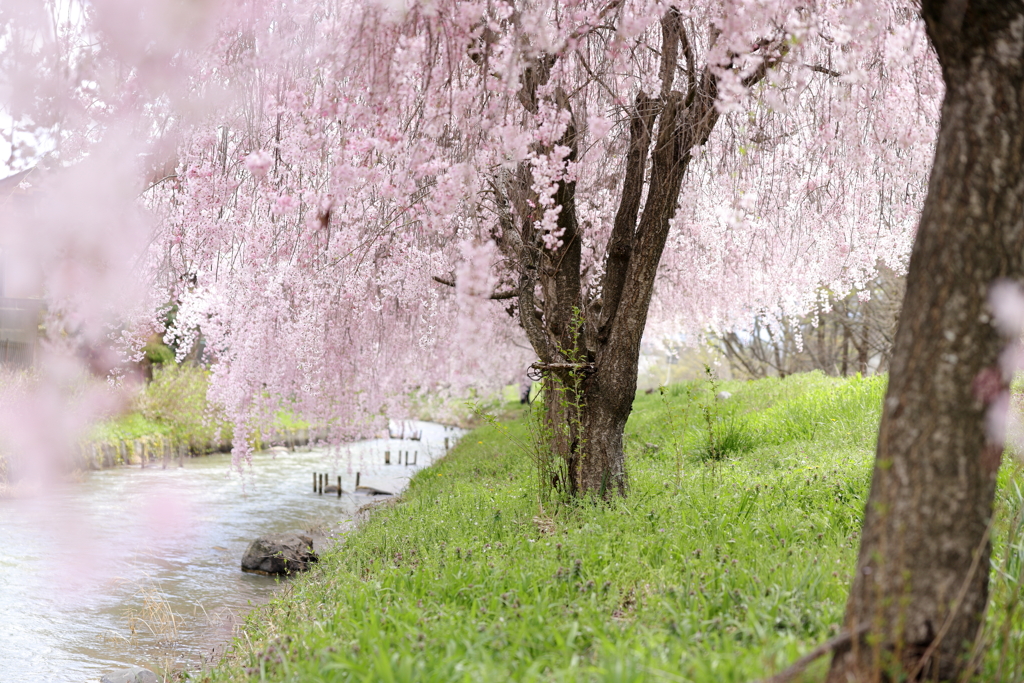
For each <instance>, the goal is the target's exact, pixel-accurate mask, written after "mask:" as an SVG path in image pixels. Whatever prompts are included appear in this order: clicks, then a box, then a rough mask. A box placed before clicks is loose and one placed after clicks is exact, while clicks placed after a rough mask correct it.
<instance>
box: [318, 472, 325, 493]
mask: <svg viewBox="0 0 1024 683" xmlns="http://www.w3.org/2000/svg"><path fill="white" fill-rule="evenodd" d="M318 479H319V480H320V487H319V488H318V489H317V493H319V494H320V495H321V496H322V495H324V475H322V474H321V475H320V476H319V477H318Z"/></svg>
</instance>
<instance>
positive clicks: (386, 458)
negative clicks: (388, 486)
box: [384, 451, 391, 465]
mask: <svg viewBox="0 0 1024 683" xmlns="http://www.w3.org/2000/svg"><path fill="white" fill-rule="evenodd" d="M384 464H385V465H390V464H391V451H384Z"/></svg>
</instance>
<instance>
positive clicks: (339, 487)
mask: <svg viewBox="0 0 1024 683" xmlns="http://www.w3.org/2000/svg"><path fill="white" fill-rule="evenodd" d="M338 498H341V475H340V474H339V475H338Z"/></svg>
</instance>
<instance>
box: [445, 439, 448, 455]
mask: <svg viewBox="0 0 1024 683" xmlns="http://www.w3.org/2000/svg"><path fill="white" fill-rule="evenodd" d="M444 452H445V453H447V452H448V437H447V436H446V437H444Z"/></svg>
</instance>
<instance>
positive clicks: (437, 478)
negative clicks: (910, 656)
mask: <svg viewBox="0 0 1024 683" xmlns="http://www.w3.org/2000/svg"><path fill="white" fill-rule="evenodd" d="M718 389H726V390H728V391H730V392H732V393H733V396H732V398H729V399H727V400H725V401H716V400H715V399H714V398H713V393H714V391H716V390H718ZM883 391H884V380H883V379H880V378H873V379H850V380H845V381H842V380H834V379H829V378H826V377H823V376H821V375H816V374H812V375H804V376H797V377H790V378H787V379H785V380H781V381H780V380H774V379H772V380H761V381H758V382H751V383H745V384H743V383H725V384H724V385H723V386H721V387H717V388H716V387H712V386H710V385H709V384H708V383H695V384H691V385H676V386H673V387H670V388H668V390H667V391H665V392H664V393H663V394H660V393H655V394H652V395H641V396H639V397H638V400H637V402H636V405H635V409H634V414H633V417H632V419H631V421H630V423H629V425H628V428H627V434H628V446H627V449H628V452H629V455H630V460H629V467H630V473H631V478H632V479H631V481H632V493H631V495H630V497H629V498H627V499H626V500H622V501H616V502H614V503H612V504H611V505H597V506H593V505H582V506H578V507H574V508H560V509H558V510H554V509H548V510H543V509H541V508H540V507H539V505H538V496H537V486H536V481H535V476H534V471H533V468H532V466H531V463H530V460H529V458H528V457H527V455H526V454H525V453H523V452H521V450H520V449H519V448H518V447H517V446H516V445H515V444H514V442H515V441H516V440H519V441H528V439H529V429H528V425H527V423H526V422H525V421H523V420H520V421H516V422H512V423H509V424H508V425H507V426H492V427H486V428H482V429H479V430H477V431H475V432H473V433H472V434H471V435H470V436H468V437H466V438H465V439H464V440H463V441H462V442H461V443H460V444H459V446H458V447H457V448H456V449H455V450H454V451H453V452H452V453H451V455H450V456H449V457H447V458H445V459H444V460H443V461H442V462H440V463H439V464H438V465H436V466H435V467H433V468H431V469H429V470H426V471H423V472H420V473H419V474H417V475H416V477H415V478H414V479H413V481H412V483H411V485H410V487H409V489H408V491H407V493H406V494H405V495H404V496H403V498H402V500H401V501H399V502H397V503H396V504H394V505H392V506H389V507H386V508H383V509H381V510H379V511H377V512H376V514H374V515H373V516H372V518H371V519H370V520H369V522H368V523H367V524H365V525H364V526H363V527H362V528H361V529H360V530H359V531H358V532H356V533H355V534H354V535H353V536H351V537H350V538H349V539H348V541H347V542H346V543H344V544H343V545H341V546H340V547H339V548H337V549H336V550H335V551H333V552H331V553H329V554H328V555H327V556H326V557H324V558H323V561H322V562H321V563H320V566H319V567H318V568H317V569H316V570H315V571H314V572H313V573H311V574H309V575H307V576H304V577H301V578H299V579H297V580H296V581H295V582H294V584H293V586H292V587H291V588H290V590H288V591H285V592H284V593H283V594H282V595H281V596H280V597H279V598H277V599H276V600H274V601H273V602H272V603H271V604H270V605H268V606H266V607H264V608H261V609H259V610H257V611H256V612H255V613H253V614H252V615H251V616H250V617H249V620H248V622H247V627H246V630H245V635H244V638H242V639H240V640H239V641H238V643H237V644H236V647H235V650H234V653H233V654H232V656H230V657H229V658H228V659H226V660H225V661H224V662H223V663H222V665H221V666H220V667H219V668H217V669H216V670H214V671H210V672H204V673H203V674H201V675H198V676H197V677H198V678H199V679H200V680H211V681H248V680H252V681H259V680H268V681H395V682H397V681H473V682H474V683H480V682H482V681H500V680H515V681H644V680H665V681H709V682H710V681H715V682H720V681H750V680H753V679H756V678H758V677H761V676H764V675H766V674H769V673H771V672H774V671H776V670H779V669H781V668H782V667H784V666H785V665H786V664H788V663H790V662H792V661H793V660H794V659H796V658H797V657H798V656H799V655H801V654H803V653H805V652H807V651H808V650H809V649H811V648H812V647H813V646H814V645H816V644H818V643H820V642H822V641H824V640H826V639H827V638H828V637H830V636H831V635H834V634H835V633H836V630H837V626H838V625H839V623H840V621H841V618H842V612H843V605H844V601H845V598H846V592H847V588H848V580H849V576H850V573H851V570H852V567H853V563H854V560H855V558H856V551H857V546H858V540H859V539H858V529H859V524H860V519H861V513H862V508H863V501H864V499H865V497H866V495H867V488H868V484H869V477H870V467H871V460H872V456H873V448H874V438H875V430H876V429H877V420H878V411H879V407H880V404H881V399H882V394H883ZM506 430H507V432H508V433H507V434H503V433H502V432H503V431H506ZM509 437H511V438H509ZM1019 475H1020V472H1019V468H1017V467H1016V466H1013V465H1011V466H1008V467H1004V472H1003V480H1002V486H1001V493H1000V501H1001V513H1000V515H1001V519H1002V520H1003V521H1002V523H1001V524H1000V525H999V526H998V532H999V533H998V538H997V552H996V565H997V566H999V567H1001V568H1002V570H1000V571H996V572H994V574H995V578H996V581H995V583H994V594H995V601H994V605H993V608H992V609H991V610H990V615H989V621H990V622H991V624H992V626H993V629H992V633H991V634H990V636H989V637H990V638H991V639H992V640H991V641H990V643H989V645H990V648H991V652H990V654H989V655H988V657H987V660H986V666H987V667H989V668H990V669H992V668H993V667H996V666H998V659H999V656H1000V653H1001V652H1002V653H1006V652H1008V648H1009V647H1010V644H1011V643H1016V645H1015V647H1016V648H1017V649H1018V650H1019V648H1020V645H1019V643H1020V640H1021V634H1022V630H1024V629H1022V623H1021V620H1022V618H1021V615H1020V611H1019V610H1018V606H1017V604H1016V599H1015V598H1014V596H1013V595H1012V591H1013V588H1014V586H1015V585H1016V580H1017V578H1019V576H1020V571H1021V563H1020V558H1021V556H1022V554H1024V544H1022V543H1021V541H1020V538H1019V537H1014V538H1013V539H1011V540H1012V544H1013V545H1014V548H1013V549H1012V552H1010V553H1007V552H1006V550H1005V548H1006V540H1007V527H1008V526H1009V524H1008V523H1007V522H1006V518H1007V516H1008V515H1010V514H1011V513H1012V512H1013V511H1015V510H1016V509H1018V508H1019V507H1020V502H1021V493H1020V489H1019V488H1017V484H1014V483H1013V482H1011V478H1012V479H1014V480H1015V481H1016V482H1020V480H1021V477H1020V476H1019ZM1008 557H1009V559H1008ZM1004 626H1005V631H1003V630H1001V629H1002V628H1003V627H1004ZM1009 654H1010V656H1011V659H1010V662H1011V663H1013V662H1014V661H1016V662H1017V663H1016V664H1014V665H1015V666H1018V667H1019V666H1021V664H1020V662H1022V661H1024V658H1022V657H1019V656H1018V657H1017V658H1016V660H1014V659H1012V657H1013V656H1014V655H1019V654H1020V653H1019V652H1014V651H1010V652H1009ZM825 663H826V662H825V661H824V660H823V661H821V662H819V663H818V665H817V666H816V667H812V668H811V669H810V670H809V671H808V672H807V673H806V674H805V677H804V678H803V679H802V680H805V681H818V680H821V675H822V674H821V672H822V670H823V669H822V667H823V666H824V664H825ZM1018 675H1019V673H1018ZM986 680H995V679H994V678H989V679H986ZM1005 680H1011V678H1006V679H1005Z"/></svg>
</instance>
